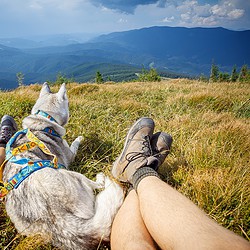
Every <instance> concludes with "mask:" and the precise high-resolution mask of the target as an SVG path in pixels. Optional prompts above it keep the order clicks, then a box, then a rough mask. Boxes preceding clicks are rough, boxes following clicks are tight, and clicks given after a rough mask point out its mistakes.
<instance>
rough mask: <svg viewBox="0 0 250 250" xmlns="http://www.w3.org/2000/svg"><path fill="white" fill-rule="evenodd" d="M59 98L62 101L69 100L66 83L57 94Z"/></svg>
mask: <svg viewBox="0 0 250 250" xmlns="http://www.w3.org/2000/svg"><path fill="white" fill-rule="evenodd" d="M57 97H58V99H59V100H61V101H63V100H66V99H67V93H66V85H65V83H63V84H62V86H61V88H60V89H59V91H58V92H57Z"/></svg>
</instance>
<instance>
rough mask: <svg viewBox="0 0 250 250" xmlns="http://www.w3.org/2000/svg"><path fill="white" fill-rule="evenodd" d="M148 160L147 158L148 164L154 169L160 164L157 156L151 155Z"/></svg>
mask: <svg viewBox="0 0 250 250" xmlns="http://www.w3.org/2000/svg"><path fill="white" fill-rule="evenodd" d="M146 160H147V164H146V165H147V166H148V167H151V168H153V169H157V167H158V164H159V160H158V159H157V158H156V157H154V156H149V157H148V158H147V159H146Z"/></svg>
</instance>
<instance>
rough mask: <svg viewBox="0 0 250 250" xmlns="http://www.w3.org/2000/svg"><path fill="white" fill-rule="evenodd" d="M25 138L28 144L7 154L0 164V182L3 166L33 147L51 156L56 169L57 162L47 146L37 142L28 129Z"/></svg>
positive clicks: (0, 180) (39, 141)
mask: <svg viewBox="0 0 250 250" xmlns="http://www.w3.org/2000/svg"><path fill="white" fill-rule="evenodd" d="M26 136H27V138H28V139H29V140H30V141H29V142H26V143H24V144H22V145H20V146H18V147H16V148H14V149H13V150H12V152H11V154H8V156H7V158H6V159H5V161H4V162H3V163H2V165H1V166H0V182H2V181H3V171H4V166H5V164H6V163H7V162H8V161H9V160H10V159H11V158H12V157H13V156H16V155H18V154H20V153H24V152H26V151H28V150H30V149H33V148H35V147H39V148H40V149H41V150H42V151H43V152H44V153H45V154H47V155H51V156H52V157H53V160H52V162H53V164H54V168H58V160H57V157H56V155H54V154H52V153H51V152H50V150H49V149H48V148H47V146H46V145H45V144H44V143H43V142H42V141H41V140H39V139H38V138H37V137H36V136H35V135H34V134H33V133H32V132H31V131H30V130H29V129H28V130H27V134H26Z"/></svg>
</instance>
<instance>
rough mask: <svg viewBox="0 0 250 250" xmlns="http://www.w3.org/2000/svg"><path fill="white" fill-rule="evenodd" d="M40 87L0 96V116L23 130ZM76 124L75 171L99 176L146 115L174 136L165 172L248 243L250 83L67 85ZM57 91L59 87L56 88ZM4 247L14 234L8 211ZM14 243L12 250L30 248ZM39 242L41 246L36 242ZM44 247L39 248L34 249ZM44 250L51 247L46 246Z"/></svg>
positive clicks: (71, 129) (72, 133)
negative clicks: (9, 118)
mask: <svg viewBox="0 0 250 250" xmlns="http://www.w3.org/2000/svg"><path fill="white" fill-rule="evenodd" d="M40 88H41V86H37V85H34V86H29V87H24V88H20V89H17V90H14V91H11V92H8V93H4V92H0V106H1V110H0V115H1V116H2V115H3V114H6V113H8V114H10V115H13V116H14V117H15V118H16V120H17V122H18V124H19V126H20V125H21V120H22V119H23V118H24V117H25V116H27V115H28V114H29V112H30V110H31V108H32V105H33V104H34V102H35V100H36V98H37V96H38V94H39V91H40ZM67 88H68V96H69V100H70V111H71V118H70V121H69V123H68V125H67V134H66V139H67V140H68V141H69V142H71V141H73V140H74V138H75V137H76V136H78V135H83V136H84V141H83V143H82V144H81V146H80V150H79V153H78V156H77V158H76V160H75V162H74V163H73V164H72V166H71V167H72V169H74V170H76V171H79V172H81V173H84V174H86V175H87V176H88V177H90V178H94V177H95V175H96V173H98V172H100V171H103V170H105V171H106V170H107V169H109V168H110V166H111V164H112V162H113V161H114V160H115V158H116V157H117V156H118V154H119V152H121V150H122V147H123V143H124V138H125V136H126V133H127V130H128V128H129V126H131V124H132V123H133V122H134V121H135V120H136V119H138V118H139V117H142V116H149V117H151V118H153V119H154V120H155V123H156V131H160V130H161V131H166V132H168V133H170V134H171V135H172V136H173V139H174V142H173V147H172V151H171V154H170V155H169V156H168V158H167V160H166V161H165V163H164V164H163V165H162V166H161V168H160V174H161V175H162V178H163V179H164V180H165V181H168V183H170V184H171V185H172V186H174V187H175V188H176V189H177V190H179V191H180V192H181V193H183V194H184V195H186V196H187V197H189V198H190V199H191V200H192V201H193V202H195V203H196V204H197V205H198V206H199V207H200V208H202V209H203V210H205V211H206V212H207V213H208V214H209V215H210V216H211V217H212V218H213V219H215V220H216V221H218V222H219V223H220V224H221V225H223V226H225V227H227V228H229V229H230V230H232V231H234V232H235V233H237V234H239V235H241V236H243V237H245V238H247V239H248V240H249V237H250V217H249V214H250V188H249V187H250V163H249V148H250V137H249V135H250V119H249V118H250V88H249V83H245V84H240V83H212V84H211V83H204V82H198V81H192V80H186V79H177V80H169V81H162V82H160V83H139V82H138V83H119V84H101V85H97V84H91V85H90V84H76V83H71V84H68V85H67ZM52 90H54V91H56V90H58V86H55V87H53V88H52ZM1 209H2V210H1V215H0V221H1V226H0V230H1V231H0V248H3V247H4V246H6V245H7V244H8V243H9V242H11V240H12V239H13V238H14V237H15V236H16V232H15V230H14V228H13V225H12V224H11V223H10V221H9V219H8V217H7V216H6V214H5V212H4V209H3V206H1ZM28 241H29V240H27V239H26V243H25V242H24V241H23V238H22V237H21V238H18V239H15V240H14V241H13V242H12V243H11V244H10V247H9V249H11V248H15V246H17V245H18V243H19V242H21V243H20V244H28V243H27V242H28ZM39 244H40V243H39ZM37 249H41V248H37ZM44 249H52V248H51V246H49V245H45V246H44Z"/></svg>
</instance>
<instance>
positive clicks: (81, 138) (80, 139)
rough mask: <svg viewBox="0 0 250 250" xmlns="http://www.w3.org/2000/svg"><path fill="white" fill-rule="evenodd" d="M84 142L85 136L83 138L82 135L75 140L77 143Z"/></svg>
mask: <svg viewBox="0 0 250 250" xmlns="http://www.w3.org/2000/svg"><path fill="white" fill-rule="evenodd" d="M82 140H83V136H81V135H79V136H78V137H77V138H76V139H75V141H77V142H79V143H80V142H81V141H82Z"/></svg>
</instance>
